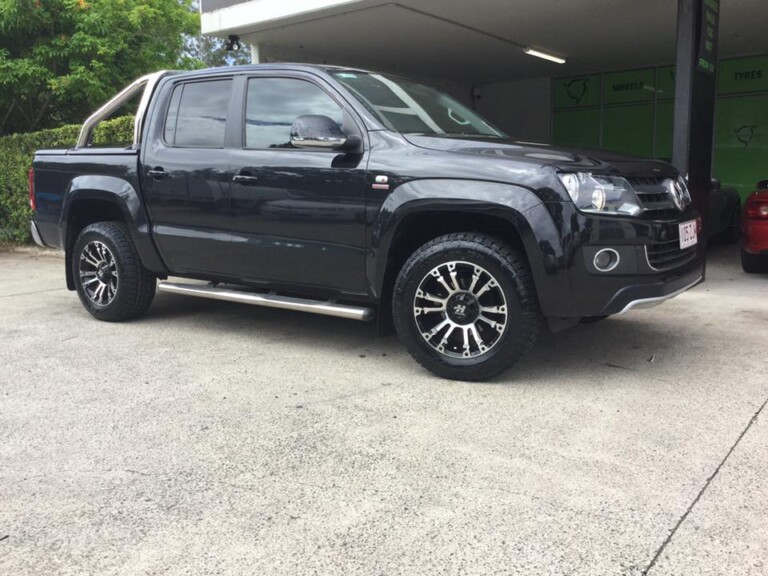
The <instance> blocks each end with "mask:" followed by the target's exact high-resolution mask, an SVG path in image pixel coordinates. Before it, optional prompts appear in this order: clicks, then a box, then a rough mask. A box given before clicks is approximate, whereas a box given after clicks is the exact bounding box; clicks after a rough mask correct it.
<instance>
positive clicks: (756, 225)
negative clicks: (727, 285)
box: [741, 180, 768, 273]
mask: <svg viewBox="0 0 768 576" xmlns="http://www.w3.org/2000/svg"><path fill="white" fill-rule="evenodd" d="M741 267H742V268H744V272H749V273H755V272H768V180H763V181H762V182H760V183H759V184H758V185H757V192H754V193H752V195H750V196H749V198H747V201H746V203H745V204H744V216H743V217H742V219H741Z"/></svg>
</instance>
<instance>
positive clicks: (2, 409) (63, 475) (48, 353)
mask: <svg viewBox="0 0 768 576" xmlns="http://www.w3.org/2000/svg"><path fill="white" fill-rule="evenodd" d="M737 260H738V252H737V251H736V250H734V249H733V248H716V249H714V250H713V251H712V257H711V261H710V268H709V278H708V281H707V283H706V284H704V285H702V286H700V287H698V288H696V289H695V290H693V291H691V292H689V293H687V294H684V295H683V296H681V297H679V298H677V299H675V300H672V301H670V302H668V303H667V304H665V305H664V306H661V307H659V308H655V309H652V310H647V311H636V312H633V313H631V314H629V315H627V316H623V317H620V318H612V319H609V320H607V321H605V322H602V323H599V324H594V325H584V326H580V327H578V328H576V329H574V330H572V331H570V332H566V333H563V334H557V335H547V336H545V337H544V338H543V339H542V340H541V341H540V343H539V345H538V347H537V348H536V350H535V352H534V353H533V354H532V355H531V356H530V357H529V358H527V359H526V360H525V361H524V363H523V364H522V365H520V366H519V367H518V368H517V369H516V370H514V371H513V372H510V373H508V374H507V375H506V376H504V377H503V378H502V379H499V380H497V381H495V382H492V383H486V384H465V383H459V382H449V381H443V380H440V379H437V378H435V377H432V376H431V375H429V374H428V373H425V372H424V371H423V370H421V369H420V368H419V367H418V366H417V365H416V363H415V362H413V361H412V360H411V359H410V358H409V356H408V355H407V354H406V353H405V352H404V350H403V348H402V347H401V346H400V345H399V343H398V341H397V339H396V338H394V337H389V338H385V339H379V338H378V337H377V336H376V334H375V331H374V328H373V327H372V326H369V325H365V324H357V323H353V322H347V321H343V320H337V319H332V318H322V317H314V316H306V315H300V314H298V313H290V312H283V311H278V310H267V309H259V308H253V307H243V306H238V305H234V304H228V303H222V302H212V301H205V300H195V299H186V298H184V297H181V296H172V295H158V297H157V299H156V300H155V303H154V305H153V306H152V309H151V310H150V313H149V315H147V316H146V317H145V318H144V319H142V320H140V321H136V322H131V323H127V324H121V325H116V324H106V323H100V322H97V321H95V320H92V319H91V318H90V317H89V316H88V315H87V314H86V312H85V311H84V310H83V309H82V308H81V306H80V304H79V302H78V299H77V296H76V295H75V294H73V293H70V292H67V291H66V290H65V289H63V283H64V271H63V261H62V260H61V259H60V258H59V257H56V256H51V255H48V254H45V253H41V252H38V251H27V252H24V253H8V252H6V253H2V254H0V335H2V342H1V343H0V574H2V575H9V576H11V575H12V576H21V575H26V574H29V575H36V576H40V575H45V574H114V575H121V576H122V575H132V574H157V575H160V574H163V575H165V574H194V575H208V574H232V575H244V574H255V575H286V576H288V575H290V576H298V575H309V574H318V575H335V574H339V575H344V576H350V575H361V576H362V575H366V576H368V575H372V576H373V575H376V576H378V575H397V574H408V575H414V576H428V575H432V574H525V575H536V576H540V575H546V574H557V575H564V574H574V575H576V574H578V575H585V576H586V575H588V576H594V575H602V574H633V575H638V574H646V573H647V574H651V575H653V576H658V575H667V574H669V575H672V574H675V575H687V574H696V575H699V574H712V575H718V576H721V575H724V574H734V575H739V576H746V575H751V574H754V575H757V574H761V575H764V574H767V573H768V482H766V477H768V410H766V409H765V408H764V407H765V403H766V400H767V399H768V376H767V375H766V365H767V362H766V358H768V348H767V347H766V345H767V344H768V276H762V277H759V276H752V277H750V276H747V275H745V274H743V273H742V272H741V269H740V268H739V267H738V264H737Z"/></svg>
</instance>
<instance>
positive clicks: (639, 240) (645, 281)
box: [545, 210, 706, 318]
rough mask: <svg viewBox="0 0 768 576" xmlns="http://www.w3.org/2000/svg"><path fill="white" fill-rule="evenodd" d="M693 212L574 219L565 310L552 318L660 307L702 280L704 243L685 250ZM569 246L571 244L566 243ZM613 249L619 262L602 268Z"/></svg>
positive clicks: (599, 314) (704, 263)
mask: <svg viewBox="0 0 768 576" xmlns="http://www.w3.org/2000/svg"><path fill="white" fill-rule="evenodd" d="M697 217H698V214H697V213H696V212H694V211H693V210H689V211H686V212H685V213H681V214H680V215H679V217H677V218H675V219H674V220H672V219H670V220H665V221H660V220H643V219H631V218H610V217H591V216H581V215H579V217H578V220H576V219H574V220H573V221H574V223H577V226H573V230H577V231H578V234H573V235H572V236H571V238H573V244H572V251H571V253H570V257H569V264H568V265H567V269H568V283H569V284H570V298H565V299H563V301H562V302H561V313H559V314H546V313H545V315H547V316H548V317H553V316H555V317H559V318H584V317H594V316H610V315H615V314H623V313H625V312H628V311H630V310H633V309H636V308H648V307H650V306H656V305H658V304H661V303H663V302H665V301H666V300H669V299H670V298H673V297H675V296H677V295H679V294H681V293H683V292H685V291H686V290H689V289H690V288H693V287H694V286H696V285H697V284H699V283H701V282H703V281H704V278H705V270H706V258H705V249H706V246H705V242H704V239H703V238H701V236H699V240H698V242H697V244H695V245H694V246H692V247H688V248H681V247H680V245H681V242H680V233H681V232H682V231H681V228H680V224H682V223H686V222H693V221H696V219H697ZM566 245H567V244H566ZM606 249H609V250H610V251H611V252H613V253H614V255H615V256H616V257H617V260H618V261H617V262H615V265H611V266H608V267H607V268H605V267H604V268H602V269H601V268H600V267H599V266H598V265H597V262H598V260H597V258H598V256H599V254H600V253H601V252H603V251H605V250H606Z"/></svg>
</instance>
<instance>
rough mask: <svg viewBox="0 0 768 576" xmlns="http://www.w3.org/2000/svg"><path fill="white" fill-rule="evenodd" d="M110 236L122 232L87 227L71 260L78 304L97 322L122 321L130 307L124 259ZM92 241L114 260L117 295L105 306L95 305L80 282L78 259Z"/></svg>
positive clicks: (98, 225)
mask: <svg viewBox="0 0 768 576" xmlns="http://www.w3.org/2000/svg"><path fill="white" fill-rule="evenodd" d="M112 234H122V231H120V229H119V228H117V227H116V226H109V227H107V226H104V225H103V224H94V225H91V226H88V227H87V228H85V229H84V230H83V232H82V233H81V234H80V236H79V237H78V239H77V242H76V243H75V247H74V254H73V258H72V274H73V277H74V279H75V286H76V289H77V295H78V296H79V297H80V302H82V304H83V306H84V307H85V309H86V310H88V312H89V313H90V314H91V315H92V316H94V317H95V318H98V319H99V320H107V321H112V320H119V319H122V318H123V317H125V315H126V313H127V312H128V310H129V309H130V307H131V305H132V301H131V300H130V294H128V291H129V290H128V288H129V287H128V286H126V285H125V284H126V281H127V280H128V278H127V274H126V273H127V271H126V262H125V258H124V255H123V254H122V252H121V250H120V249H119V248H118V246H117V244H116V243H115V239H114V238H113V237H112ZM94 240H96V241H99V242H102V243H103V244H105V245H106V246H107V248H109V251H110V252H112V256H113V258H114V259H115V267H116V268H117V293H116V294H115V297H114V298H113V300H112V302H110V303H109V304H106V305H101V304H97V303H96V302H94V301H92V300H91V299H90V298H89V297H88V295H87V294H86V293H85V289H84V288H83V285H82V282H81V281H80V258H81V256H82V253H83V249H84V248H85V247H86V246H87V245H88V244H89V243H90V242H93V241H94Z"/></svg>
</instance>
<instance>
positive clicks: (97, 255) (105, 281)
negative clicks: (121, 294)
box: [79, 240, 118, 306]
mask: <svg viewBox="0 0 768 576" xmlns="http://www.w3.org/2000/svg"><path fill="white" fill-rule="evenodd" d="M79 276H80V285H81V286H82V289H83V292H84V293H85V295H86V297H87V298H88V299H89V300H90V301H91V302H93V303H94V304H98V305H99V306H108V305H109V304H111V303H112V301H113V300H114V299H115V296H116V295H117V290H118V276H117V261H116V260H115V256H114V255H113V254H112V251H111V250H110V249H109V248H108V247H107V245H106V244H104V243H103V242H100V241H99V240H93V241H91V242H89V243H88V244H86V245H85V246H84V247H83V249H82V251H81V252H80V269H79Z"/></svg>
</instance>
